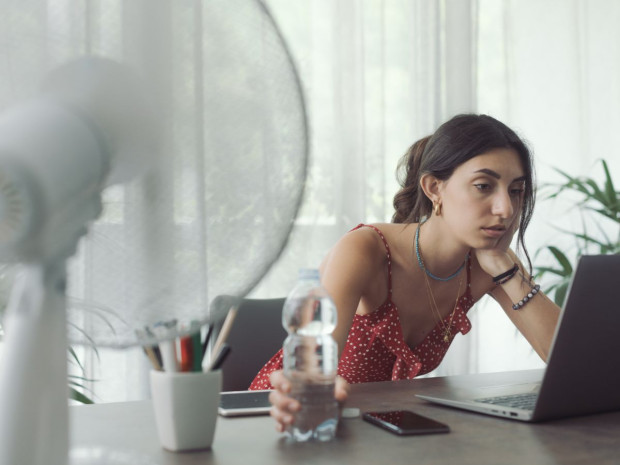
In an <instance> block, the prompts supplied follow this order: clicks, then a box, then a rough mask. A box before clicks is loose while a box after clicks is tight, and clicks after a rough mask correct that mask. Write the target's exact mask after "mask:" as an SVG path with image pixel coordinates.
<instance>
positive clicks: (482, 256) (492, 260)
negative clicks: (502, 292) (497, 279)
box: [474, 215, 519, 276]
mask: <svg viewBox="0 0 620 465" xmlns="http://www.w3.org/2000/svg"><path fill="white" fill-rule="evenodd" d="M518 228H519V216H518V215H517V216H516V217H515V218H514V219H513V220H512V223H510V225H509V226H508V227H507V228H506V233H505V234H504V235H502V237H500V238H499V239H498V240H497V242H496V244H495V246H494V247H492V248H488V249H486V248H485V249H475V250H474V253H475V254H476V260H478V263H479V264H480V268H482V269H483V270H484V271H485V272H486V273H487V274H489V275H490V276H497V275H499V274H501V273H503V272H505V271H507V270H508V269H510V268H511V267H513V266H514V264H515V262H514V260H513V258H512V257H511V255H510V254H509V253H508V250H509V247H510V243H511V242H512V238H513V237H514V235H515V232H517V229H518Z"/></svg>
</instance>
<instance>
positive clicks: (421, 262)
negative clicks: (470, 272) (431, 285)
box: [414, 221, 469, 281]
mask: <svg viewBox="0 0 620 465" xmlns="http://www.w3.org/2000/svg"><path fill="white" fill-rule="evenodd" d="M422 223H424V221H421V222H420V223H418V227H417V229H416V230H415V239H414V248H415V255H416V257H417V259H418V265H420V268H422V270H424V273H426V275H427V276H430V277H431V278H433V279H434V280H436V281H450V280H451V279H452V278H455V277H456V276H458V274H459V273H460V272H461V271H462V270H463V268H464V267H465V264H466V263H467V259H468V258H469V253H468V254H467V255H465V260H463V263H461V266H459V269H458V270H456V271H455V272H454V273H452V274H451V275H450V276H448V277H447V278H441V277H439V276H435V275H434V274H433V273H431V272H430V271H429V270H428V268H426V266H424V260H422V255H421V254H420V226H422Z"/></svg>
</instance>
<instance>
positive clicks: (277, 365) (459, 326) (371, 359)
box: [250, 224, 474, 390]
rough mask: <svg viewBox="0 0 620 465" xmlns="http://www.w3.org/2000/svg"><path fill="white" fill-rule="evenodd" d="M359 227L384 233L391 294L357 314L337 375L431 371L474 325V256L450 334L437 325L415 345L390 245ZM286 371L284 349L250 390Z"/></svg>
mask: <svg viewBox="0 0 620 465" xmlns="http://www.w3.org/2000/svg"><path fill="white" fill-rule="evenodd" d="M361 227H369V228H372V229H374V230H375V231H376V232H377V234H379V236H380V237H381V240H382V241H383V244H384V245H385V249H386V253H387V259H388V261H387V275H388V276H387V279H388V297H387V299H386V301H385V302H384V303H383V305H381V306H380V307H379V308H378V309H377V310H376V311H374V312H372V313H370V314H367V315H357V314H356V315H355V316H354V317H353V322H352V325H351V329H350V331H349V336H348V337H347V342H346V344H345V347H344V350H343V352H342V356H341V358H340V362H339V364H338V374H339V375H340V376H342V377H343V378H344V379H346V380H347V381H348V382H349V383H367V382H372V381H389V380H392V381H396V380H399V379H412V378H414V377H416V376H418V375H423V374H425V373H428V372H430V371H432V370H434V369H435V368H437V366H438V365H439V363H440V362H441V361H442V360H443V358H444V356H445V354H446V352H447V350H448V348H449V347H450V344H451V343H452V340H453V339H454V337H455V335H456V333H457V332H461V333H462V334H467V333H468V332H469V330H470V329H471V323H470V321H469V318H467V312H468V311H469V309H470V308H471V307H472V305H473V304H474V301H473V298H472V296H471V289H470V275H471V260H469V261H468V265H467V287H466V288H465V292H464V293H463V295H461V296H460V297H459V299H458V301H457V304H456V309H455V314H454V318H453V319H452V323H450V319H451V314H450V315H448V316H446V317H445V318H444V320H443V325H445V326H449V325H451V326H450V329H451V335H450V338H449V339H448V340H447V341H444V338H443V332H442V328H443V325H440V324H439V323H438V324H437V325H436V326H435V327H434V328H433V330H432V331H431V332H430V333H428V334H427V336H426V338H425V339H424V340H423V341H422V342H421V343H420V344H418V346H417V347H415V348H413V349H411V348H410V347H409V346H408V345H407V343H406V342H405V340H404V338H403V333H402V328H401V324H400V318H399V316H398V308H397V307H396V305H395V304H394V303H393V302H392V257H391V254H390V246H389V245H388V243H387V241H386V240H385V237H384V235H383V233H382V232H381V231H380V230H379V229H378V228H376V227H374V226H371V225H364V224H360V225H358V226H357V227H355V228H354V229H353V230H356V229H359V228H361ZM281 369H282V350H280V351H278V353H276V354H275V355H274V356H273V357H272V358H271V360H269V361H268V362H267V363H266V364H265V366H264V367H263V368H262V369H261V370H260V371H259V372H258V374H257V375H256V377H255V378H254V381H252V384H251V385H250V389H251V390H254V389H272V386H271V383H270V382H269V375H270V374H271V372H273V371H275V370H281Z"/></svg>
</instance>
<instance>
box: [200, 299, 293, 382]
mask: <svg viewBox="0 0 620 465" xmlns="http://www.w3.org/2000/svg"><path fill="white" fill-rule="evenodd" d="M235 306H237V315H236V318H235V320H234V324H233V325H232V328H231V330H230V333H229V334H228V337H227V338H226V342H227V343H228V344H229V345H230V347H231V352H230V355H229V356H228V359H227V360H226V363H224V365H223V366H222V375H223V376H222V391H245V390H246V389H248V387H249V386H250V384H251V383H252V380H253V379H254V377H255V376H256V374H257V373H258V371H259V370H260V369H261V368H262V367H263V365H265V363H267V362H268V361H269V359H270V358H271V357H272V356H273V355H275V353H276V352H277V351H278V350H280V348H281V347H282V343H283V342H284V339H286V336H287V332H286V331H285V330H284V328H283V327H282V307H283V306H284V298H279V299H239V298H236V297H233V296H218V297H216V299H214V301H213V303H212V304H211V312H212V313H211V314H212V316H213V320H214V321H216V322H217V323H216V327H215V329H216V331H217V330H219V329H220V328H221V325H222V323H223V320H224V318H225V317H226V314H227V313H228V311H229V310H230V308H232V307H235ZM214 336H216V334H214ZM212 340H215V338H213V339H212Z"/></svg>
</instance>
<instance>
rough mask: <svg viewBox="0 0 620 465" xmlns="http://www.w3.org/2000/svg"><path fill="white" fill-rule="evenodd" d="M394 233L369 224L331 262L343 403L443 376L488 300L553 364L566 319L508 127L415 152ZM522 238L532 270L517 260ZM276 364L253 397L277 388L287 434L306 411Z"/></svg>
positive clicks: (440, 137) (409, 156)
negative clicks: (540, 277)
mask: <svg viewBox="0 0 620 465" xmlns="http://www.w3.org/2000/svg"><path fill="white" fill-rule="evenodd" d="M399 168H400V169H402V170H403V171H404V177H402V179H401V185H402V189H401V190H400V191H399V192H398V193H397V194H396V196H395V198H394V207H395V208H396V212H395V214H394V216H393V218H392V221H393V223H390V224H377V225H360V226H358V227H357V228H355V229H353V230H352V231H351V232H349V233H348V234H346V235H345V236H344V237H343V238H342V239H341V240H340V241H339V242H338V243H337V244H336V245H335V246H334V248H333V249H332V250H331V251H330V252H329V254H328V255H327V257H326V258H325V260H324V261H323V263H322V265H321V268H320V271H321V281H322V283H323V285H324V287H325V288H326V289H327V291H328V292H329V294H330V295H331V296H332V298H333V300H334V302H335V304H336V307H337V310H338V325H337V327H336V329H335V330H334V333H333V337H334V339H335V340H336V342H337V343H338V347H339V350H340V358H339V360H340V362H339V365H338V373H339V375H340V377H341V379H339V381H338V383H337V386H336V397H337V398H338V399H339V400H343V399H344V398H346V391H347V389H346V386H347V383H357V382H370V381H386V380H397V379H411V378H413V377H415V376H418V375H421V374H424V373H428V372H430V371H432V370H433V369H435V368H436V367H437V366H438V365H439V363H440V362H441V360H442V359H443V357H444V355H445V353H446V351H447V350H448V348H449V346H450V344H451V342H452V340H453V338H454V336H455V335H456V334H457V333H458V332H461V333H463V334H466V333H467V332H468V331H469V330H470V328H471V324H470V322H469V319H468V318H467V312H468V311H469V309H470V308H471V307H472V305H473V304H474V303H475V302H477V301H478V300H479V299H480V298H481V297H482V296H484V295H485V294H490V295H491V296H492V297H493V298H494V299H495V300H496V301H497V302H499V304H500V305H501V307H502V308H503V309H504V311H505V312H506V314H507V315H508V317H509V318H510V319H511V320H512V322H513V323H514V324H515V326H516V327H517V328H518V329H519V331H520V332H521V333H522V334H523V335H524V336H525V338H526V339H527V340H528V341H529V343H530V344H531V345H532V347H533V348H534V350H535V351H536V352H537V353H538V354H539V356H540V357H541V358H542V359H543V360H546V358H547V355H548V353H549V348H550V344H551V339H552V336H553V333H554V330H555V326H556V323H557V320H558V315H559V308H558V307H557V306H556V305H555V304H554V303H553V302H551V301H550V300H549V299H548V298H547V297H546V296H544V295H543V293H542V292H539V286H537V285H535V284H534V283H533V282H532V280H531V276H530V274H531V263H530V259H529V255H528V254H527V250H526V248H525V245H524V243H523V234H524V232H525V229H526V228H527V225H528V223H529V221H530V218H531V215H532V210H533V206H534V186H533V169H532V161H531V156H530V153H529V151H528V149H527V147H526V146H525V144H524V143H523V142H522V141H521V140H520V139H519V137H518V136H517V135H516V134H515V133H514V132H513V131H512V130H511V129H510V128H508V127H507V126H506V125H504V124H503V123H501V122H499V121H497V120H496V119H494V118H491V117H489V116H486V115H460V116H456V117H454V118H452V119H451V120H450V121H448V122H446V123H444V124H443V125H442V126H440V127H439V129H437V131H436V132H435V134H433V135H432V136H429V137H426V138H424V139H422V140H420V141H418V142H416V143H415V144H414V145H413V146H412V147H411V148H410V149H409V151H408V152H407V153H406V154H405V156H404V157H403V159H402V160H401V162H400V164H399ZM517 230H518V236H517V238H518V240H517V242H518V245H519V248H522V249H523V251H524V252H525V257H526V258H527V261H528V268H527V270H526V269H525V267H524V266H523V265H522V264H521V262H520V261H519V259H518V258H517V256H516V255H515V254H514V253H513V252H512V250H510V249H509V245H510V243H511V241H512V238H513V235H514V234H515V232H516V231H517ZM281 368H282V354H281V352H279V353H278V354H276V355H275V356H274V357H273V358H272V359H271V360H270V361H269V362H268V363H267V364H266V365H265V367H263V369H262V370H261V371H260V372H259V374H258V375H257V377H256V379H255V380H254V382H253V383H252V386H251V387H250V389H268V388H274V389H275V391H274V392H272V393H271V397H270V399H271V402H272V404H273V408H272V416H273V417H274V418H275V419H276V421H277V428H278V430H279V431H283V430H284V428H285V427H286V426H287V425H289V424H290V423H292V421H293V417H294V414H295V412H296V411H297V410H298V409H299V408H300V405H299V402H297V401H296V400H294V399H292V398H290V397H289V396H288V395H287V393H288V392H290V384H289V383H288V381H287V379H286V378H285V377H284V376H283V374H282V372H281Z"/></svg>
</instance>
